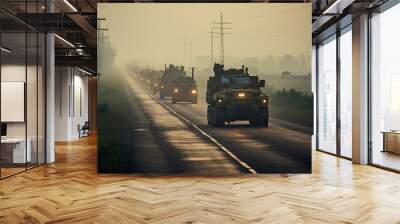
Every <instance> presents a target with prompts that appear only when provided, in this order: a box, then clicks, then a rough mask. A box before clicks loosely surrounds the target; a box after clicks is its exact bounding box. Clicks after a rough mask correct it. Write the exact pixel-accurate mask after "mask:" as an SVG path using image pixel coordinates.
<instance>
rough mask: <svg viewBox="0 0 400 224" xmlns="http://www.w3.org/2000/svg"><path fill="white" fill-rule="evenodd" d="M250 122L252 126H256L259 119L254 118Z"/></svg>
mask: <svg viewBox="0 0 400 224" xmlns="http://www.w3.org/2000/svg"><path fill="white" fill-rule="evenodd" d="M249 124H250V126H252V127H256V126H257V124H258V122H257V120H255V119H252V120H249Z"/></svg>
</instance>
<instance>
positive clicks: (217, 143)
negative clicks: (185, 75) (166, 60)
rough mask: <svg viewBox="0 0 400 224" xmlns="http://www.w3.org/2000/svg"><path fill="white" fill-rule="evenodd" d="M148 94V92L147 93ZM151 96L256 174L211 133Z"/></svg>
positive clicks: (254, 172)
mask: <svg viewBox="0 0 400 224" xmlns="http://www.w3.org/2000/svg"><path fill="white" fill-rule="evenodd" d="M145 92H146V91H145ZM148 94H149V93H148ZM149 95H150V97H151V98H153V99H154V100H155V101H156V102H158V103H159V104H161V105H163V106H164V107H165V108H167V109H168V110H169V111H170V112H171V113H173V114H174V115H176V116H178V117H179V118H181V119H182V120H184V121H185V122H186V123H188V124H190V125H191V126H192V127H193V128H195V129H196V130H197V131H199V132H200V133H201V134H202V135H204V136H206V137H207V138H208V139H210V140H211V141H212V142H213V143H215V144H216V145H217V146H218V147H219V148H221V149H222V150H223V151H224V152H225V153H226V154H228V155H229V156H230V157H231V158H232V159H234V160H235V161H236V162H238V163H239V164H240V165H241V166H243V167H244V168H246V169H247V170H248V171H249V172H250V173H252V174H257V172H256V171H255V170H254V169H253V168H251V167H250V166H249V165H248V164H247V163H245V162H244V161H243V160H241V159H239V158H238V157H237V156H236V155H235V154H233V153H232V152H231V151H229V150H228V149H227V148H226V147H225V146H223V145H222V144H221V143H219V142H218V141H217V139H215V138H213V137H212V136H211V135H209V134H207V132H205V131H203V129H201V128H199V127H198V126H197V125H196V124H194V123H193V122H191V121H190V120H188V119H186V118H185V117H183V116H182V115H180V114H179V113H178V112H176V111H175V110H174V109H172V108H171V107H170V106H169V105H168V104H166V103H164V102H162V101H161V100H159V99H157V98H156V97H155V96H153V95H152V94H149Z"/></svg>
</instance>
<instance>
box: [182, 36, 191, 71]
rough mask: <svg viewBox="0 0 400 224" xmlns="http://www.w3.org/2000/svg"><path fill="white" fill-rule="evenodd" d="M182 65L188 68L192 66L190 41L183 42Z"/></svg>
mask: <svg viewBox="0 0 400 224" xmlns="http://www.w3.org/2000/svg"><path fill="white" fill-rule="evenodd" d="M182 65H183V66H184V67H185V68H189V67H190V66H192V42H191V41H184V42H183V60H182Z"/></svg>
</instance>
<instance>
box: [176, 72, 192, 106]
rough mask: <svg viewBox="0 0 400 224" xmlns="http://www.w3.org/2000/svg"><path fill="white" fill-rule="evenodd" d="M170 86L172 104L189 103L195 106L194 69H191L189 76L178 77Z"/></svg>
mask: <svg viewBox="0 0 400 224" xmlns="http://www.w3.org/2000/svg"><path fill="white" fill-rule="evenodd" d="M172 86H173V93H172V98H171V101H172V103H174V104H175V103H177V102H191V103H193V104H197V85H196V81H195V80H194V68H192V74H191V76H181V77H178V78H177V79H176V80H175V81H173V82H172Z"/></svg>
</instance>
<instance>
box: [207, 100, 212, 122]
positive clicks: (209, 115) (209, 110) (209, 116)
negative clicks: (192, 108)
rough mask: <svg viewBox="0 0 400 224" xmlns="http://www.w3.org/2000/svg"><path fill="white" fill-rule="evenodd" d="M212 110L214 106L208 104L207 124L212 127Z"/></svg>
mask: <svg viewBox="0 0 400 224" xmlns="http://www.w3.org/2000/svg"><path fill="white" fill-rule="evenodd" d="M211 112H212V106H211V105H208V106H207V124H208V126H211V127H212V116H211Z"/></svg>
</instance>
